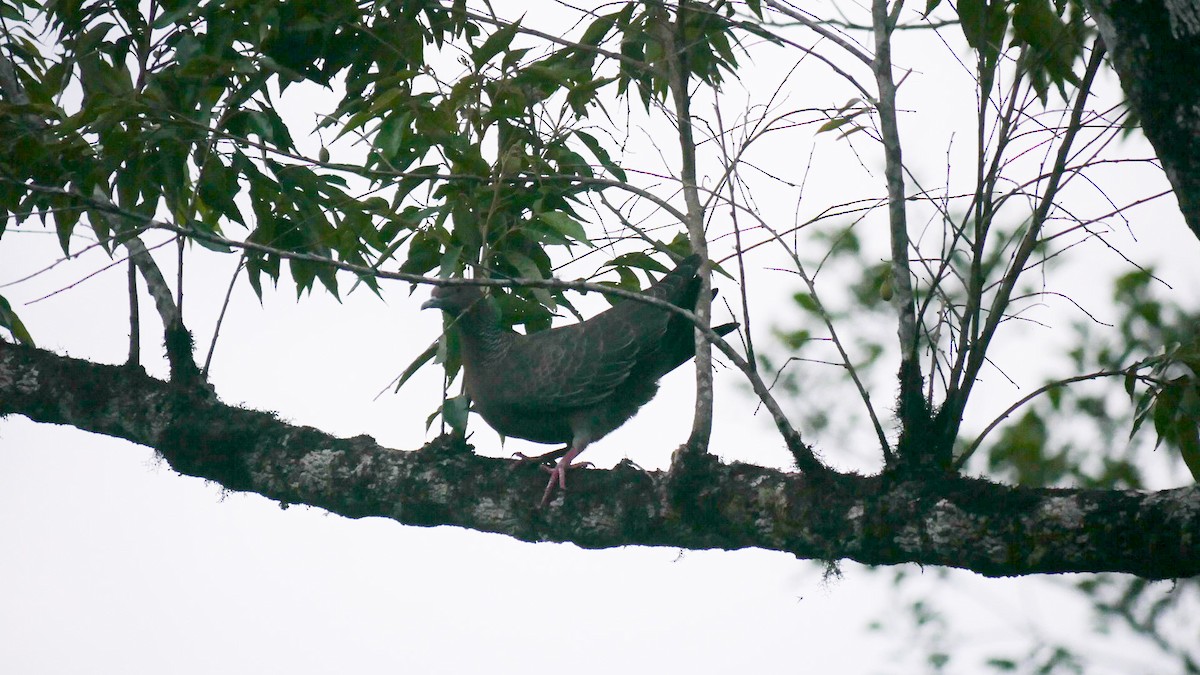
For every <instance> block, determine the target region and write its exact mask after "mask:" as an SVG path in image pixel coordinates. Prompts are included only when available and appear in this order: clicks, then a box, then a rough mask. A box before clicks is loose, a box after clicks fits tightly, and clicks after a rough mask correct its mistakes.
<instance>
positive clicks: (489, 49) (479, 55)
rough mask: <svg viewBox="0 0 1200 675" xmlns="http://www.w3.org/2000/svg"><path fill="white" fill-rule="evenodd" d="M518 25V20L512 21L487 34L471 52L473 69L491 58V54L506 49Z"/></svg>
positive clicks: (519, 25)
mask: <svg viewBox="0 0 1200 675" xmlns="http://www.w3.org/2000/svg"><path fill="white" fill-rule="evenodd" d="M520 27H521V22H520V20H518V21H514V22H513V23H510V24H508V25H507V26H504V27H503V28H501V29H500V30H498V31H496V32H495V33H492V34H491V35H489V36H488V38H487V39H486V40H484V41H483V44H481V45H479V47H478V48H476V49H475V50H474V51H472V52H471V61H472V62H474V63H475V69H476V70H479V69H480V68H482V67H483V64H485V63H487V62H488V61H490V60H492V57H493V56H495V55H497V54H499V53H500V52H502V51H504V50H506V49H508V46H509V45H510V44H512V41H513V38H514V37H515V36H516V34H517V30H518V29H519V28H520Z"/></svg>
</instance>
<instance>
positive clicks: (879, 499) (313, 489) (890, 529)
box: [0, 342, 1200, 579]
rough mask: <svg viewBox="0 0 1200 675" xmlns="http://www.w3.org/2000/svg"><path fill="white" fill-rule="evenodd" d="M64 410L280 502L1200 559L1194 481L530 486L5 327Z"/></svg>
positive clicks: (934, 560) (700, 533)
mask: <svg viewBox="0 0 1200 675" xmlns="http://www.w3.org/2000/svg"><path fill="white" fill-rule="evenodd" d="M7 414H19V415H23V416H25V417H28V418H30V419H33V420H35V421H39V422H45V423H51V424H66V425H70V426H73V427H76V428H78V429H82V430H86V431H92V432H95V433H100V434H105V435H109V436H115V437H118V438H123V439H126V440H129V441H131V442H134V443H138V444H141V445H145V446H149V447H152V448H154V449H155V450H157V451H158V452H159V453H161V454H162V456H163V457H164V458H165V459H166V460H167V462H169V463H170V465H171V466H172V468H174V469H175V470H176V471H178V472H180V473H183V474H188V475H193V476H200V477H203V478H206V479H209V480H212V481H214V482H217V483H219V484H220V485H222V486H224V487H226V488H228V489H231V490H239V491H249V492H256V493H258V494H261V495H263V496H266V497H268V498H271V499H275V500H278V501H279V502H281V503H283V504H285V505H287V504H309V505H312V506H317V507H320V508H323V509H326V510H328V511H331V512H333V513H337V514H340V515H343V516H347V517H351V518H361V517H366V516H380V517H386V518H391V519H394V520H396V521H397V522H400V523H404V524H407V525H419V526H434V525H457V526H460V527H467V528H470V529H474V530H479V531H483V532H496V533H500V534H506V535H509V536H511V537H515V538H517V539H521V540H524V541H571V542H574V543H576V544H578V545H579V546H583V547H587V548H604V547H611V546H626V545H650V546H672V547H682V548H689V549H705V548H721V549H739V548H746V547H758V548H764V549H771V550H778V551H785V552H788V553H792V554H794V555H795V556H797V557H799V558H813V559H821V560H840V559H842V558H849V559H853V560H857V561H859V562H863V563H867V564H894V563H902V562H916V563H920V564H925V565H942V566H949V567H960V568H965V569H970V570H974V571H976V572H978V573H980V574H984V575H988V576H1008V575H1023V574H1035V573H1054V572H1101V571H1107V572H1128V573H1131V574H1136V575H1138V576H1141V577H1145V578H1149V579H1163V578H1178V577H1184V576H1191V575H1194V574H1197V573H1200V487H1198V486H1191V487H1187V488H1181V489H1175V490H1164V491H1161V492H1153V493H1142V492H1135V491H1130V490H1077V489H1046V488H1023V487H1011V486H1004V485H998V484H995V483H990V482H987V481H983V480H977V479H966V478H958V477H950V478H945V479H932V480H928V479H927V480H923V481H919V482H917V481H889V480H888V479H886V478H883V477H866V478H864V477H859V476H849V475H830V476H827V477H823V478H811V477H805V476H803V475H801V474H797V473H786V472H780V471H774V470H770V469H765V468H762V467H757V466H751V465H746V464H739V463H733V464H722V463H720V462H718V461H717V460H716V459H715V458H711V457H709V459H708V461H707V462H701V463H697V464H695V466H693V467H691V468H690V471H691V473H689V474H686V475H682V476H679V475H670V476H668V475H667V474H663V473H659V472H645V471H641V470H639V469H636V468H635V467H633V466H632V465H630V464H627V463H623V464H620V465H618V466H617V467H616V468H614V469H611V470H604V471H601V470H592V471H580V472H579V473H578V474H576V475H575V477H574V478H573V479H572V484H571V490H570V491H569V492H568V493H567V494H566V496H565V499H562V500H560V501H556V502H555V503H553V504H552V505H551V506H550V507H549V508H546V509H539V508H537V503H538V500H539V496H540V494H541V491H542V488H543V486H544V483H545V478H544V476H543V475H542V473H541V472H540V471H539V470H538V469H537V468H536V467H534V466H531V465H529V464H523V463H520V462H515V461H510V460H504V459H493V458H486V457H480V456H477V455H475V454H474V453H473V452H472V451H471V448H470V446H468V445H466V444H465V443H464V442H462V441H458V440H454V439H451V438H448V437H442V438H438V439H436V440H434V441H433V442H431V443H429V444H428V445H426V446H425V447H423V448H421V449H420V450H416V451H411V452H404V451H398V450H392V449H389V448H384V447H381V446H379V445H378V444H377V443H376V442H375V441H374V439H372V438H370V437H367V436H358V437H355V438H350V439H340V438H335V437H332V436H330V435H328V434H326V433H324V432H322V431H320V430H318V429H313V428H310V427H301V426H295V425H292V424H288V423H286V422H283V421H281V420H279V419H277V418H275V417H274V416H273V415H271V414H269V413H265V412H260V411H255V410H247V409H244V408H239V407H236V406H231V405H227V404H225V403H222V402H221V401H219V400H218V399H217V398H216V397H215V396H213V395H212V394H210V393H209V392H207V391H206V390H198V389H194V388H185V387H183V386H180V385H176V384H172V383H170V382H165V381H162V380H158V379H154V378H151V377H149V376H148V375H146V374H145V372H144V371H142V370H141V369H140V368H136V367H129V366H111V365H103V364H96V363H92V362H89V361H82V360H78V359H73V358H70V357H66V356H61V355H58V354H54V353H52V352H49V351H45V350H41V349H36V348H33V347H26V346H20V345H12V344H8V343H5V342H0V415H7Z"/></svg>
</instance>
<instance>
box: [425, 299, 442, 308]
mask: <svg viewBox="0 0 1200 675" xmlns="http://www.w3.org/2000/svg"><path fill="white" fill-rule="evenodd" d="M431 308H436V309H441V308H442V303H441V302H439V301H438V299H437V298H430V299H428V300H426V301H425V302H423V303H421V309H431Z"/></svg>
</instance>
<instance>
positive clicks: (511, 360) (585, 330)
mask: <svg viewBox="0 0 1200 675" xmlns="http://www.w3.org/2000/svg"><path fill="white" fill-rule="evenodd" d="M699 267H700V257H699V256H696V255H693V256H690V257H688V258H685V259H684V260H683V261H681V262H680V263H679V265H678V266H677V267H676V268H675V269H674V270H671V271H670V272H669V273H667V274H666V275H665V276H663V278H662V279H660V280H659V281H658V283H656V284H654V285H653V286H651V287H650V288H648V289H646V290H645V291H644V292H643V294H644V295H646V296H649V297H652V298H657V299H659V300H664V301H666V302H669V303H671V304H673V305H676V306H678V307H681V308H684V309H687V310H689V311H691V310H694V309H695V307H696V299H697V297H698V296H699V293H700V278H699V277H698V276H697V270H698V269H699ZM430 307H436V308H438V309H441V310H442V311H444V312H446V314H448V315H449V316H451V317H455V318H457V321H454V322H453V324H452V327H451V330H457V331H459V334H460V336H461V342H460V344H461V346H462V366H463V372H464V377H465V381H466V390H467V395H468V396H469V397H470V398H471V400H472V401H473V402H474V410H475V412H477V413H479V415H480V416H481V417H483V419H484V421H486V422H487V423H488V424H489V425H490V426H491V427H492V428H493V429H495V430H496V431H497V432H498V433H499V434H500V435H502V436H514V437H516V438H524V439H526V440H530V441H534V442H536V443H566V444H568V447H567V448H566V449H565V454H563V455H562V457H561V459H559V460H558V463H557V464H556V465H555V466H554V467H553V468H552V469H550V482H549V483H548V484H547V485H546V492H545V494H544V495H543V498H542V505H543V506H544V505H545V504H547V503H548V502H549V500H550V497H551V495H553V493H554V490H555V487H556V486H557V487H558V488H560V489H564V490H565V489H566V487H567V470H568V469H570V468H572V467H577V466H580V465H579V464H573V462H574V460H575V458H576V457H578V456H579V453H581V452H583V450H584V448H586V447H587V446H588V444H589V443H592V442H593V441H596V440H599V439H600V438H602V437H604V436H605V435H607V434H608V433H610V432H611V431H613V430H614V429H616V428H617V427H619V426H621V425H622V424H624V423H625V422H626V421H628V420H629V419H630V418H631V417H633V415H634V414H635V413H636V412H637V411H638V409H639V408H641V407H642V406H643V405H645V404H646V402H647V401H649V400H650V399H651V398H653V397H654V394H655V393H656V392H657V391H658V380H659V379H660V378H661V377H662V376H663V375H666V374H667V373H669V372H671V371H672V370H674V369H675V368H677V367H679V366H680V365H681V364H682V363H683V362H685V361H687V360H688V359H690V358H691V357H692V356H694V355H695V343H694V338H693V326H692V323H691V322H690V321H689V320H688V319H686V318H684V317H683V316H681V315H679V314H678V313H676V312H672V311H670V310H668V309H665V308H662V307H656V306H654V305H651V304H649V303H645V302H639V301H637V300H632V299H628V298H627V299H624V300H622V301H620V302H618V303H617V304H616V305H615V306H613V307H611V308H610V309H608V310H606V311H604V312H601V313H600V314H597V315H596V316H594V317H592V318H591V319H588V320H587V321H583V322H581V323H577V324H574V325H571V326H563V327H560V328H552V329H550V330H546V331H541V332H538V333H533V334H531V335H522V334H520V333H517V332H515V331H512V330H509V329H507V328H505V327H504V326H503V325H502V324H501V322H500V311H499V309H498V308H497V307H496V305H495V303H494V302H493V301H492V300H491V298H490V297H488V296H486V295H485V294H484V291H483V289H482V288H480V287H478V286H441V287H437V288H435V289H434V290H433V296H432V297H431V298H430V299H429V300H428V301H427V302H426V303H425V304H423V305H421V308H422V309H427V308H430ZM736 327H737V324H736V323H729V324H724V325H721V326H717V327H715V328H713V330H714V331H715V332H716V333H717V334H718V335H725V334H726V333H729V332H730V331H732V330H733V329H734V328H736ZM550 454H556V453H550Z"/></svg>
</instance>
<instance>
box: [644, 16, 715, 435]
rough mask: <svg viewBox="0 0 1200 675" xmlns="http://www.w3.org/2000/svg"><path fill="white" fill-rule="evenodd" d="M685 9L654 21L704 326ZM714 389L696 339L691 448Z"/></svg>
mask: <svg viewBox="0 0 1200 675" xmlns="http://www.w3.org/2000/svg"><path fill="white" fill-rule="evenodd" d="M687 11H688V9H687V5H686V3H682V2H681V3H679V4H677V5H676V6H675V21H674V23H672V22H671V20H670V17H669V16H668V14H667V12H666V11H665V10H660V11H659V12H658V14H659V15H658V16H657V17H656V18H655V19H654V26H655V28H656V29H657V31H658V35H657V37H658V39H659V41H660V42H661V43H662V51H663V54H664V61H665V63H666V65H667V73H666V75H667V89H668V90H669V91H670V94H671V98H672V101H673V102H674V108H675V126H676V129H677V130H678V132H679V152H680V160H681V161H680V182H681V183H682V189H683V201H684V203H685V204H686V205H687V220H685V221H684V223H685V224H686V225H687V230H688V239H689V240H690V241H691V244H692V250H693V251H694V252H696V253H698V254H699V255H700V257H701V259H702V263H701V265H700V271H699V274H700V295H699V296H698V297H697V299H696V316H697V318H698V319H699V322H700V323H701V324H703V325H705V326H707V325H708V323H709V320H710V317H711V314H712V278H711V275H712V270H711V265H710V264H709V259H708V241H707V239H706V236H705V233H704V206H703V205H702V204H701V202H700V192H699V190H698V189H697V180H696V141H695V138H694V133H693V120H692V112H691V92H689V91H688V64H687V63H685V62H684V58H685V51H684V48H683V44H682V41H683V39H684V37H683V31H684V26H685V23H686V21H687V16H686V14H687ZM712 411H713V384H712V348H711V347H710V346H709V342H708V340H706V339H705V338H704V336H702V335H701V334H699V333H697V334H696V414H695V417H694V419H693V421H692V435H691V437H690V438H689V439H688V446H689V447H691V448H704V447H707V446H708V439H709V437H710V436H711V435H712Z"/></svg>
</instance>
